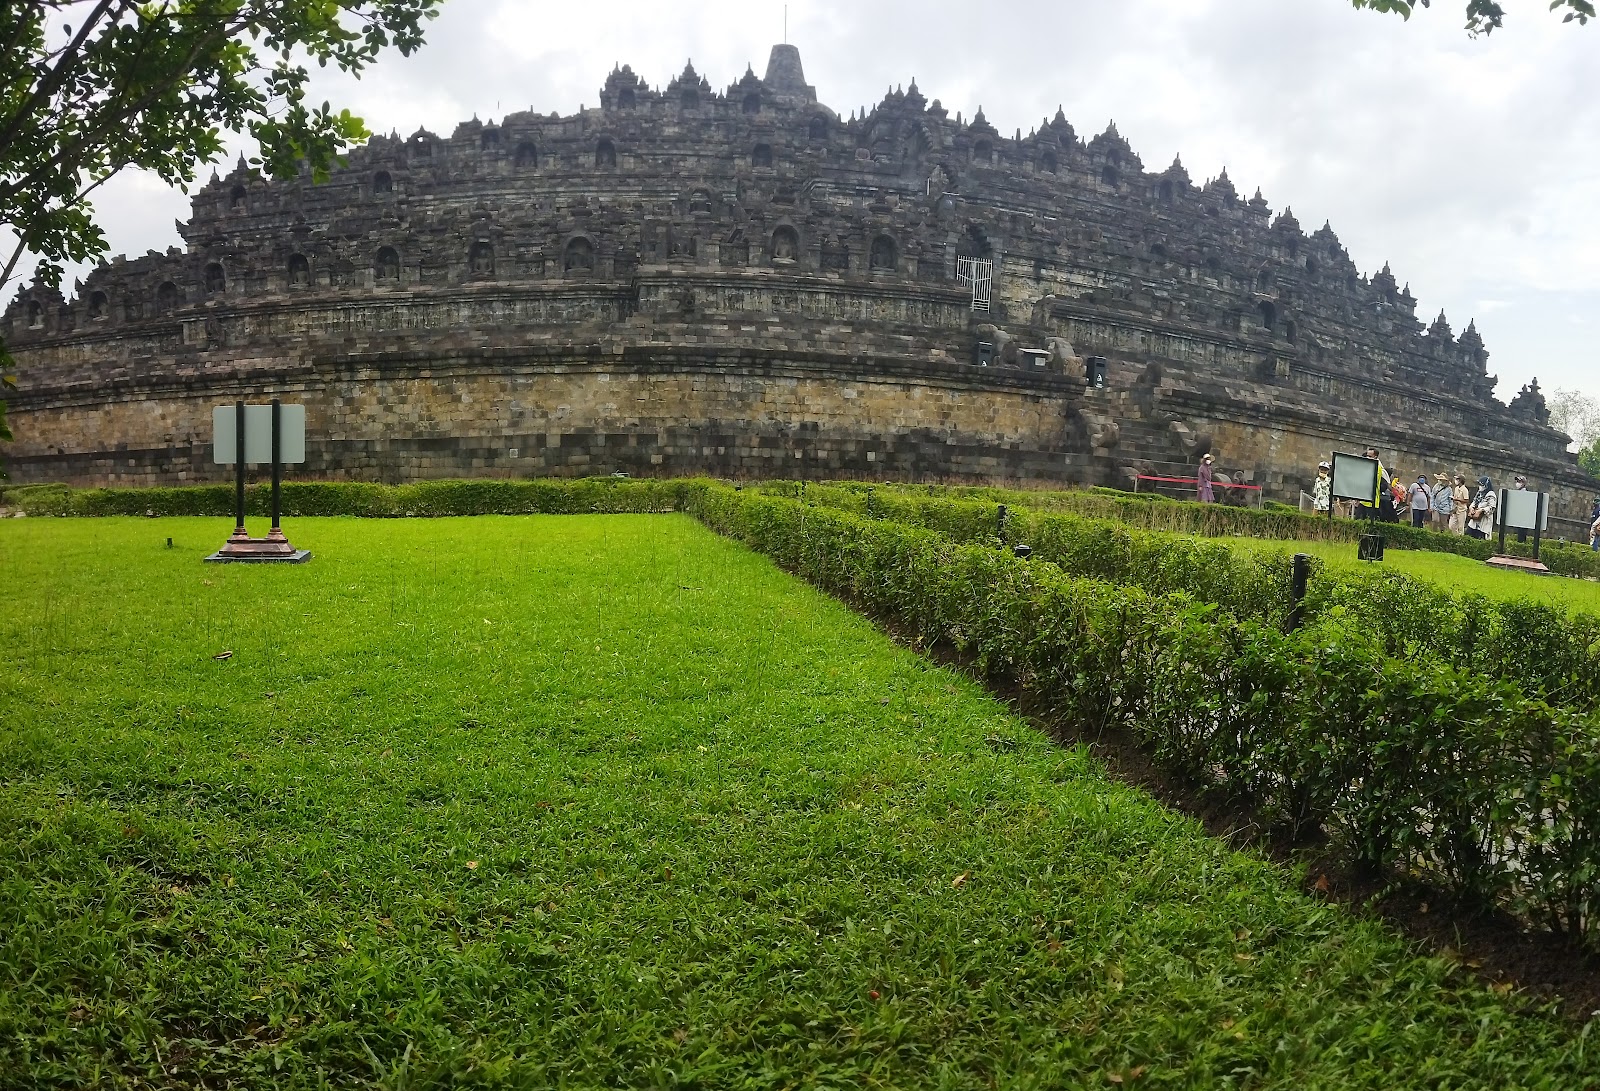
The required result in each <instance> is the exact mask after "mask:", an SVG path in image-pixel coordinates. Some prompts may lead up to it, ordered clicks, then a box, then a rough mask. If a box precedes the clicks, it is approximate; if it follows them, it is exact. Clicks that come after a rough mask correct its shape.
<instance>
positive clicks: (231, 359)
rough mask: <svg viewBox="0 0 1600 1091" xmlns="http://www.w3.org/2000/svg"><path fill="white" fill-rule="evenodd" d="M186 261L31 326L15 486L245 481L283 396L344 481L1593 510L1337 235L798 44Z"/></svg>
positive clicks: (206, 190) (264, 221)
mask: <svg viewBox="0 0 1600 1091" xmlns="http://www.w3.org/2000/svg"><path fill="white" fill-rule="evenodd" d="M180 233H181V234H182V236H183V239H184V244H185V245H184V246H183V247H182V248H173V249H171V250H168V251H167V252H166V253H154V252H152V253H150V254H148V255H145V256H144V257H139V258H133V259H131V260H125V259H122V258H118V259H116V260H114V261H112V262H111V263H110V264H108V265H106V266H103V267H102V268H100V269H98V270H96V271H95V272H93V273H91V274H90V275H89V276H88V278H87V279H86V280H85V282H84V283H82V284H79V285H78V286H77V288H76V290H75V293H74V296H73V298H72V299H70V300H69V299H67V298H65V297H63V296H62V295H61V294H60V293H59V292H54V291H50V290H47V289H44V288H39V287H35V288H31V289H28V290H26V291H24V292H23V293H22V294H21V295H20V296H19V297H18V299H17V300H16V301H15V302H14V303H13V304H12V305H11V306H10V307H9V308H8V309H7V310H6V312H5V314H4V318H3V321H4V325H0V333H4V334H5V336H6V337H7V340H8V342H9V344H10V345H11V346H12V348H13V349H14V350H15V352H16V355H17V358H18V362H19V368H18V374H19V378H20V384H21V385H20V389H19V390H18V392H17V393H16V395H15V397H14V398H13V399H12V401H11V416H12V423H13V426H14V429H15V431H16V432H17V436H18V439H17V442H16V443H15V444H13V445H12V446H11V448H10V450H9V451H8V452H7V457H8V459H9V462H10V464H11V472H12V475H13V477H14V478H16V479H18V480H25V481H26V480H65V481H72V482H76V483H83V484H89V483H104V482H132V481H139V482H153V481H166V480H194V479H207V478H212V477H215V476H216V473H215V470H214V469H213V468H211V467H209V466H208V465H206V463H205V461H204V457H203V456H198V455H196V453H195V451H196V449H197V448H196V445H197V444H200V445H203V444H204V442H205V440H206V435H205V433H206V430H207V427H208V425H207V423H206V422H207V421H208V420H209V417H208V412H209V408H210V407H211V406H212V405H214V404H219V403H223V402H228V401H232V400H234V399H235V398H238V397H248V398H251V399H259V398H264V397H267V396H270V395H273V394H277V395H281V396H285V397H292V398H297V399H301V400H304V401H305V402H306V404H307V405H308V407H309V413H310V416H309V424H310V428H311V431H312V455H313V460H312V461H311V462H310V463H309V464H308V465H307V467H306V468H305V471H304V472H305V473H308V474H315V475H317V476H331V477H361V476H376V477H389V478H403V477H412V476H431V475H443V474H478V473H516V474H531V473H580V472H584V473H587V472H602V471H607V470H625V471H627V472H652V471H654V472H661V473H685V472H702V471H709V472H715V473H736V474H782V475H799V474H826V473H855V474H871V475H883V476H898V475H917V476H927V477H934V478H945V479H952V480H954V479H983V478H989V479H1002V480H1003V479H1019V478H1026V479H1030V480H1038V481H1050V482H1079V483H1110V484H1119V485H1126V484H1128V483H1129V481H1131V480H1132V478H1133V476H1134V475H1136V474H1139V473H1164V474H1170V475H1173V476H1181V475H1184V474H1187V473H1192V471H1193V467H1194V465H1195V463H1196V461H1197V460H1198V458H1199V456H1200V455H1201V454H1202V453H1204V452H1206V451H1208V450H1209V451H1212V452H1214V453H1215V454H1216V455H1217V456H1218V458H1219V460H1220V462H1221V463H1222V466H1223V468H1224V469H1225V470H1227V471H1229V472H1234V473H1238V474H1240V475H1242V476H1243V477H1244V478H1245V479H1246V480H1249V481H1252V482H1254V483H1258V484H1260V485H1262V486H1263V488H1264V489H1265V490H1266V493H1267V495H1269V496H1273V497H1276V498H1279V499H1285V500H1290V501H1293V500H1294V499H1296V497H1297V496H1298V493H1299V491H1300V490H1301V489H1302V488H1305V487H1308V486H1309V483H1310V480H1311V478H1312V476H1313V475H1314V473H1315V465H1316V463H1317V461H1318V460H1319V459H1322V458H1326V457H1328V456H1329V455H1330V454H1331V453H1332V452H1333V451H1334V450H1358V449H1360V448H1362V447H1365V446H1367V445H1368V444H1373V445H1376V446H1378V447H1379V448H1380V449H1382V450H1383V451H1384V453H1385V457H1386V459H1387V461H1388V462H1389V464H1391V465H1393V466H1396V467H1397V468H1399V469H1402V470H1407V471H1413V472H1420V471H1422V470H1424V469H1425V470H1427V471H1428V472H1430V473H1431V472H1433V471H1434V470H1437V469H1445V468H1448V469H1451V470H1460V471H1462V472H1465V473H1466V474H1467V475H1468V476H1469V477H1473V478H1475V477H1476V476H1477V475H1478V474H1479V473H1481V472H1485V471H1487V472H1490V473H1491V474H1492V475H1494V476H1497V477H1507V476H1509V473H1510V472H1511V471H1513V470H1515V471H1522V472H1526V473H1528V474H1529V475H1530V476H1531V478H1532V479H1533V480H1534V482H1535V483H1536V484H1538V485H1540V486H1542V487H1547V488H1551V489H1552V490H1553V491H1554V494H1555V496H1556V498H1557V502H1558V508H1557V515H1558V516H1561V517H1566V518H1568V519H1572V520H1575V519H1578V518H1580V517H1581V516H1582V515H1583V514H1585V513H1586V512H1587V510H1588V505H1587V502H1586V498H1585V497H1584V496H1582V495H1580V493H1581V492H1582V491H1583V490H1585V489H1586V488H1587V487H1589V486H1588V482H1587V479H1586V478H1585V477H1584V476H1583V475H1582V474H1581V473H1580V472H1579V471H1578V469H1577V467H1576V464H1575V462H1574V460H1573V459H1572V457H1571V456H1569V455H1567V454H1566V452H1565V446H1566V444H1565V437H1562V436H1560V435H1558V434H1557V433H1555V432H1554V431H1553V430H1551V429H1550V428H1549V427H1548V413H1547V412H1546V411H1545V408H1544V404H1543V398H1542V397H1541V396H1540V394H1539V393H1538V390H1537V388H1536V386H1533V387H1530V388H1528V389H1525V390H1524V391H1523V392H1521V393H1520V394H1519V395H1518V396H1517V397H1516V398H1515V399H1513V400H1512V401H1511V403H1510V404H1509V405H1507V404H1504V403H1502V402H1500V401H1497V400H1496V399H1495V398H1494V396H1493V391H1494V387H1495V385H1496V383H1495V380H1494V378H1493V377H1492V376H1490V375H1489V374H1488V371H1487V362H1488V353H1487V351H1486V350H1485V349H1484V346H1483V342H1482V340H1481V338H1479V336H1478V334H1477V331H1476V329H1475V328H1474V327H1472V326H1471V325H1469V326H1468V327H1467V329H1466V330H1465V331H1464V332H1463V333H1462V334H1461V335H1460V336H1459V337H1457V336H1456V335H1455V334H1454V332H1453V331H1452V329H1451V327H1450V325H1449V323H1448V322H1447V321H1446V320H1445V318H1444V316H1443V315H1440V316H1439V317H1438V319H1436V320H1435V321H1434V322H1433V323H1432V324H1431V325H1430V326H1428V327H1427V328H1426V329H1425V328H1424V327H1423V324H1422V323H1421V322H1419V321H1418V320H1417V317H1416V314H1415V308H1416V301H1415V299H1414V298H1413V297H1412V296H1411V293H1410V292H1409V290H1408V289H1407V288H1405V287H1402V286H1401V285H1400V284H1399V283H1398V282H1397V280H1396V278H1395V277H1394V275H1393V274H1392V273H1391V271H1390V270H1389V269H1388V268H1387V267H1385V268H1384V269H1383V270H1381V271H1379V272H1378V273H1375V274H1373V275H1371V276H1364V275H1362V274H1361V273H1359V272H1358V271H1357V268H1356V266H1355V264H1354V263H1353V262H1352V260H1351V258H1350V255H1349V254H1348V253H1346V252H1345V250H1344V248H1343V247H1342V245H1341V244H1340V243H1339V240H1338V238H1337V236H1336V235H1335V234H1334V232H1333V230H1332V228H1331V227H1330V226H1328V225H1324V226H1323V227H1321V228H1319V229H1318V230H1316V231H1314V232H1311V233H1310V234H1306V233H1305V232H1303V231H1302V230H1301V228H1300V225H1299V223H1298V221H1297V220H1296V219H1295V217H1294V216H1293V214H1292V213H1290V212H1288V211H1287V210H1285V211H1284V212H1282V213H1280V214H1278V215H1276V216H1274V215H1273V214H1272V212H1271V210H1270V209H1269V207H1268V205H1267V202H1266V200H1265V199H1264V198H1263V197H1262V196H1261V195H1260V194H1259V193H1257V194H1256V195H1255V196H1254V197H1252V198H1250V199H1248V200H1247V199H1244V198H1242V197H1241V196H1240V195H1239V194H1238V193H1237V192H1236V191H1235V189H1234V186H1233V183H1232V182H1231V181H1229V180H1228V178H1227V177H1226V175H1223V176H1221V177H1219V178H1216V179H1212V180H1210V181H1208V182H1206V183H1205V184H1204V185H1201V186H1196V185H1194V184H1193V183H1192V182H1191V180H1190V179H1189V176H1188V174H1187V172H1186V171H1185V170H1184V168H1183V166H1182V164H1181V163H1179V162H1177V161H1174V162H1173V164H1172V165H1171V166H1169V167H1167V168H1166V169H1164V170H1161V171H1147V170H1145V168H1144V166H1143V164H1142V163H1141V162H1140V160H1139V157H1138V156H1137V155H1136V154H1135V153H1134V152H1133V149H1132V148H1130V147H1129V146H1128V144H1127V142H1126V141H1125V140H1123V138H1122V137H1121V136H1120V134H1118V133H1117V132H1116V130H1115V128H1114V127H1112V128H1108V129H1107V131H1106V132H1104V133H1101V134H1100V135H1098V136H1096V137H1094V138H1093V139H1091V140H1088V141H1084V140H1081V139H1080V138H1079V137H1078V136H1077V134H1076V133H1075V132H1074V131H1073V129H1072V126H1071V125H1070V124H1068V122H1067V120H1066V118H1065V117H1064V116H1062V115H1061V114H1060V113H1059V112H1058V113H1057V115H1056V117H1055V118H1053V119H1047V120H1045V121H1044V122H1042V124H1041V125H1040V126H1038V127H1037V128H1036V129H1034V130H1033V131H1032V132H1031V133H1029V134H1028V135H1027V136H1026V137H1024V136H1022V135H1021V133H1018V134H1017V136H1016V137H1015V138H1012V139H1006V138H1003V137H1002V136H1001V135H1000V134H999V133H998V132H997V131H996V130H995V129H994V127H993V126H991V125H990V124H989V123H988V122H987V121H986V120H985V119H984V118H983V115H982V112H981V111H980V112H979V114H978V115H977V116H976V117H974V118H972V119H971V120H970V121H963V120H962V119H961V118H960V117H959V115H958V116H957V117H956V118H955V119H952V118H951V117H950V115H949V113H948V111H946V110H945V109H944V108H943V107H942V106H941V105H940V104H939V103H938V102H937V101H934V102H931V103H930V102H929V101H928V100H927V99H926V98H925V97H924V96H923V95H922V93H921V92H920V91H919V90H918V89H917V88H916V86H915V84H912V85H911V86H910V87H909V88H907V89H906V90H905V91H900V90H896V91H893V92H890V93H889V94H888V95H887V96H886V97H885V98H884V100H883V102H882V103H880V104H879V105H878V106H877V107H875V108H874V109H873V110H871V111H870V112H868V113H866V114H865V115H864V116H862V117H859V118H851V119H850V120H848V121H846V120H842V119H841V118H839V116H838V115H837V114H835V113H834V112H833V111H831V110H829V109H828V108H827V107H825V106H822V105H820V104H819V103H818V102H817V101H816V96H815V93H814V92H813V91H812V89H811V88H810V87H809V86H807V85H806V84H805V82H804V77H803V73H802V72H801V71H800V64H799V57H798V54H797V53H795V52H794V51H793V49H792V48H790V47H779V48H778V49H775V50H774V54H773V58H772V60H771V62H770V63H769V66H768V71H767V75H766V78H765V79H762V78H758V77H757V76H756V75H755V73H754V72H753V71H752V72H748V73H746V75H745V76H744V78H742V79H741V80H739V81H738V82H737V83H735V84H733V85H732V86H730V87H728V88H727V89H726V90H725V91H723V92H720V93H719V92H714V91H713V90H712V88H711V85H710V84H709V83H708V82H707V81H706V80H704V79H703V78H702V77H701V76H700V75H699V74H698V73H696V72H694V71H693V69H692V68H688V69H686V70H685V71H684V72H683V73H682V74H681V75H679V76H678V77H677V78H675V79H674V80H672V81H671V82H670V83H669V84H668V85H667V86H666V87H665V88H664V89H659V90H658V89H654V88H651V87H650V86H648V85H646V84H645V83H644V82H643V81H641V80H640V79H639V78H638V77H637V76H635V75H634V74H633V73H632V71H631V70H629V69H627V68H619V69H617V70H616V71H614V72H613V73H612V74H611V76H610V77H609V78H608V79H607V81H606V84H605V87H604V88H603V89H602V90H601V93H600V105H599V106H598V107H596V108H591V109H586V110H584V111H582V112H580V113H579V114H576V115H573V116H570V117H559V116H555V115H543V114H537V113H533V112H531V111H530V112H524V113H515V114H511V115H509V116H507V117H505V118H504V119H502V120H501V121H500V122H499V123H493V122H489V123H485V122H481V121H478V120H476V119H475V120H473V121H471V122H468V123H464V124H462V125H460V126H458V127H457V128H456V130H455V131H454V132H453V133H452V134H451V135H450V136H448V137H441V136H438V135H436V134H433V133H429V132H426V131H421V130H419V131H418V132H416V133H414V134H412V135H411V136H410V137H407V138H404V139H402V138H401V137H400V136H399V135H398V134H391V135H390V136H386V137H378V138H376V139H374V140H373V141H372V142H371V143H370V144H369V145H368V146H366V147H364V148H362V149H359V150H357V151H356V152H355V153H354V154H352V155H351V157H350V159H349V162H348V164H347V165H346V166H345V167H344V168H342V169H340V170H338V171H335V172H334V174H333V176H332V177H331V178H329V179H327V180H325V181H323V182H316V181H314V180H313V179H312V178H310V177H309V176H302V177H301V178H298V179H295V180H291V181H288V182H276V183H274V182H265V181H263V180H261V179H259V178H257V177H255V176H254V175H253V174H252V173H251V171H250V170H249V169H248V168H247V167H246V166H245V165H244V164H243V163H242V162H241V163H240V165H239V166H238V167H237V168H236V169H235V170H234V171H233V172H231V173H230V174H229V175H228V176H227V177H225V178H213V179H212V181H211V182H210V184H208V185H207V186H205V187H203V188H201V189H200V190H199V191H198V192H197V193H196V194H195V197H194V202H193V216H192V217H191V219H190V220H189V222H187V223H185V224H181V225H180ZM972 262H979V263H981V262H989V263H992V268H993V272H994V276H993V282H992V285H991V287H992V303H991V307H990V309H989V310H987V311H983V310H977V309H975V308H974V306H973V289H972V286H971V284H970V283H968V282H967V281H965V280H963V279H962V274H963V273H964V272H966V271H968V270H969V269H970V263H972ZM989 324H992V325H989ZM1053 339H1054V340H1053ZM980 342H982V343H986V344H989V345H991V346H992V347H993V349H994V351H995V353H996V355H995V358H994V359H993V360H992V361H990V363H991V365H992V366H980V363H979V353H978V348H979V343H980ZM1019 347H1020V348H1023V349H1029V348H1031V349H1034V350H1038V351H1036V352H1034V353H1028V352H1019V351H1017V350H1018V348H1019ZM1090 356H1098V357H1104V358H1106V359H1107V360H1108V365H1107V366H1108V371H1107V378H1108V380H1109V381H1108V385H1107V386H1106V387H1104V388H1091V387H1089V386H1088V385H1087V384H1086V382H1085V373H1086V369H1085V358H1086V357H1090ZM511 450H516V451H517V454H516V455H515V456H512V455H511V454H509V452H510V451H511ZM869 456H870V457H869ZM1567 529H1569V531H1570V532H1576V524H1575V523H1573V524H1572V525H1571V526H1570V527H1569V528H1567Z"/></svg>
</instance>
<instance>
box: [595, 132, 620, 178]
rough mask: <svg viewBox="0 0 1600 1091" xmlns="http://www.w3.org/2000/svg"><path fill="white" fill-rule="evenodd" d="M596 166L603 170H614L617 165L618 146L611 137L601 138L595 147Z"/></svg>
mask: <svg viewBox="0 0 1600 1091" xmlns="http://www.w3.org/2000/svg"><path fill="white" fill-rule="evenodd" d="M594 165H595V166H596V167H598V168H599V169H601V170H613V169H615V168H616V165H617V146H616V145H615V144H613V143H612V142H611V139H610V138H609V137H601V138H600V139H599V140H598V141H596V142H595V146H594Z"/></svg>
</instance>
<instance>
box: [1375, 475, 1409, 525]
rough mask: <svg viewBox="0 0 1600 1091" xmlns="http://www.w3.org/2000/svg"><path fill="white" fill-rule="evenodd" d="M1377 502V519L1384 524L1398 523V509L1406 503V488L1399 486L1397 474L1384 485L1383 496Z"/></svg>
mask: <svg viewBox="0 0 1600 1091" xmlns="http://www.w3.org/2000/svg"><path fill="white" fill-rule="evenodd" d="M1378 501H1379V502H1378V518H1380V519H1382V520H1383V521H1384V522H1385V523H1398V522H1399V521H1400V509H1401V508H1402V507H1404V506H1405V502H1406V487H1405V486H1404V485H1403V484H1401V482H1400V475H1399V474H1395V475H1394V476H1393V477H1391V478H1389V480H1388V481H1386V482H1385V483H1384V489H1383V495H1382V496H1381V497H1379V498H1378Z"/></svg>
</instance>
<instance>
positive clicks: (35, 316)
mask: <svg viewBox="0 0 1600 1091" xmlns="http://www.w3.org/2000/svg"><path fill="white" fill-rule="evenodd" d="M28 328H29V329H30V330H42V329H44V304H43V303H40V302H39V301H38V300H37V299H30V300H28Z"/></svg>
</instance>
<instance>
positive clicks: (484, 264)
mask: <svg viewBox="0 0 1600 1091" xmlns="http://www.w3.org/2000/svg"><path fill="white" fill-rule="evenodd" d="M467 271H468V272H470V273H471V274H472V275H473V276H475V277H492V276H494V245H493V244H492V243H490V242H487V241H486V240H484V239H479V240H478V241H477V242H475V243H473V244H472V248H471V249H470V250H469V251H468V252H467Z"/></svg>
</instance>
